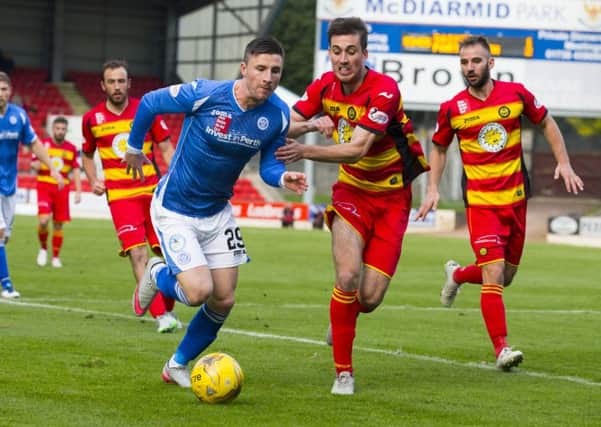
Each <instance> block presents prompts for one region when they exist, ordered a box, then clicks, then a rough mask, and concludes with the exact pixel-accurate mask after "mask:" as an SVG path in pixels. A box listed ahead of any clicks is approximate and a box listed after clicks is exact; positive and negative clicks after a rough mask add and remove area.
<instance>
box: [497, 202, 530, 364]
mask: <svg viewBox="0 0 601 427" xmlns="http://www.w3.org/2000/svg"><path fill="white" fill-rule="evenodd" d="M506 222H507V223H508V224H509V226H510V227H511V230H512V231H511V232H510V234H509V236H508V239H507V240H508V242H507V246H506V249H505V266H504V272H503V289H506V288H507V287H508V286H509V285H511V283H512V282H513V278H514V277H515V275H516V273H517V271H518V266H519V264H520V260H521V258H522V252H523V250H524V242H525V240H526V205H525V204H524V205H521V206H518V207H516V208H515V209H513V210H511V212H508V213H507V219H506ZM506 341H507V339H506ZM523 359H524V355H523V353H522V352H521V351H519V350H514V349H512V348H510V347H509V346H508V345H507V343H505V347H503V349H502V350H501V352H500V353H499V354H498V355H497V368H499V369H502V370H504V371H509V370H511V368H513V367H514V366H518V365H519V364H520V363H521V362H522V361H523Z"/></svg>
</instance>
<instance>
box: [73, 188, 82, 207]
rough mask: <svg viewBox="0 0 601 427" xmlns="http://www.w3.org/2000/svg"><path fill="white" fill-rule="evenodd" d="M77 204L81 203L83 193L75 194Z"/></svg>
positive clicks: (77, 192)
mask: <svg viewBox="0 0 601 427" xmlns="http://www.w3.org/2000/svg"><path fill="white" fill-rule="evenodd" d="M74 201H75V204H78V203H81V191H76V192H75V200H74Z"/></svg>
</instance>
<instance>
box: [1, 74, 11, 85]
mask: <svg viewBox="0 0 601 427" xmlns="http://www.w3.org/2000/svg"><path fill="white" fill-rule="evenodd" d="M0 82H4V83H6V84H7V85H9V86H12V83H11V81H10V77H9V76H8V74H6V73H5V72H4V71H0Z"/></svg>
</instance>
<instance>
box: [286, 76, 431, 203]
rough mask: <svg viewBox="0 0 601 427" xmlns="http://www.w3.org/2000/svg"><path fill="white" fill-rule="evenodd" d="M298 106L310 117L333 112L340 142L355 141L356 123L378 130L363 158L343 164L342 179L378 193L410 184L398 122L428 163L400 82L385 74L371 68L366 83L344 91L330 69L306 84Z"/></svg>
mask: <svg viewBox="0 0 601 427" xmlns="http://www.w3.org/2000/svg"><path fill="white" fill-rule="evenodd" d="M294 109H295V110H296V111H297V112H298V113H299V114H301V115H302V116H303V117H305V118H307V119H308V118H310V117H313V116H315V115H317V114H320V113H325V114H327V115H329V116H330V117H331V118H332V120H333V122H334V125H335V131H334V135H333V138H334V141H335V142H336V143H337V144H343V143H348V142H350V140H351V136H352V134H353V129H354V128H355V127H356V126H360V127H362V128H364V129H366V130H368V131H370V132H373V133H375V134H377V135H378V136H379V138H378V139H377V140H376V142H375V143H374V144H373V145H372V146H371V148H370V149H369V151H368V152H367V154H366V155H365V156H364V157H363V158H362V159H361V160H359V161H358V162H356V163H352V164H349V163H342V164H340V167H339V171H338V182H340V183H343V184H345V185H349V186H351V187H355V188H360V189H362V190H365V191H370V192H376V193H381V192H386V191H395V190H399V189H401V188H403V187H404V186H406V185H408V184H409V183H408V182H405V179H404V175H403V159H402V158H401V154H400V153H399V150H398V149H397V147H396V143H395V140H394V138H393V137H392V136H391V135H390V134H389V133H388V132H387V129H388V128H389V126H391V125H392V124H393V123H395V122H397V123H400V125H401V126H402V130H403V133H404V135H405V136H406V137H407V140H408V145H409V149H410V150H411V151H412V152H415V153H417V158H418V159H419V162H420V163H421V164H422V166H423V167H424V169H428V166H427V164H426V161H425V158H424V155H423V151H422V148H421V145H420V143H419V141H418V140H417V138H416V136H415V134H414V133H413V126H412V123H411V120H410V119H409V118H408V117H407V115H406V114H405V112H404V110H403V102H402V99H401V94H400V91H399V88H398V85H397V84H396V82H395V81H394V80H393V79H392V78H390V77H389V76H386V75H385V74H382V73H378V72H377V71H374V70H368V72H367V74H366V76H365V79H364V81H363V83H362V84H361V86H360V87H359V88H358V89H357V90H356V91H355V92H353V93H352V94H350V95H345V94H344V93H343V91H342V86H341V84H340V82H339V80H338V79H337V78H336V76H335V74H334V73H333V72H331V71H330V72H326V73H324V74H323V75H322V76H321V77H320V78H318V79H316V80H315V81H313V83H311V84H310V85H309V86H308V87H307V91H306V92H305V95H304V96H303V97H302V98H301V99H300V100H299V101H298V102H297V103H296V104H295V105H294Z"/></svg>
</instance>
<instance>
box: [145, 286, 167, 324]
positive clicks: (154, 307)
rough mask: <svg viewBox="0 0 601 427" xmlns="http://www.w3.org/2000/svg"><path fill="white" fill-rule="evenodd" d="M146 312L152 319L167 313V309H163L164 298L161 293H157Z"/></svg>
mask: <svg viewBox="0 0 601 427" xmlns="http://www.w3.org/2000/svg"><path fill="white" fill-rule="evenodd" d="M148 311H149V312H150V315H151V316H152V317H154V318H156V317H158V316H162V315H163V314H165V313H166V312H167V308H166V307H165V297H164V296H163V293H162V292H158V293H157V295H156V296H155V297H154V299H153V300H152V302H151V303H150V307H148Z"/></svg>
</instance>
